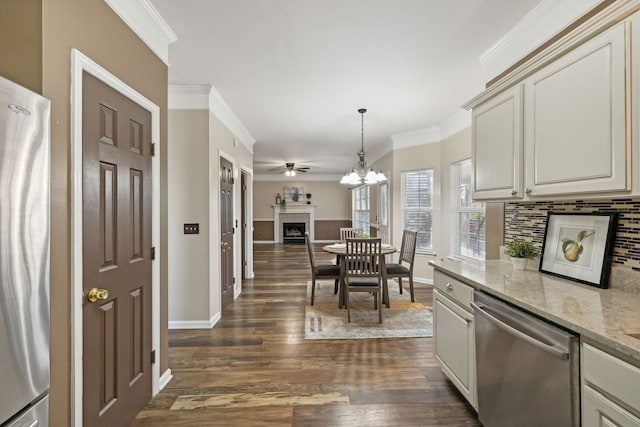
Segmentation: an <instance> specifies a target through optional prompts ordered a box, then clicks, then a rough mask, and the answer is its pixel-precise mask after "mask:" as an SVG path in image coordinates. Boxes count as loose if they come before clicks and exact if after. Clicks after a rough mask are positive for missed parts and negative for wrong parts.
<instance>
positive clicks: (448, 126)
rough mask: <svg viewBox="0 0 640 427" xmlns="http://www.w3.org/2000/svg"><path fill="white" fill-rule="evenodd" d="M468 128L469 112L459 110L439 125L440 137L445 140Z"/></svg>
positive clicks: (469, 125) (469, 124)
mask: <svg viewBox="0 0 640 427" xmlns="http://www.w3.org/2000/svg"><path fill="white" fill-rule="evenodd" d="M469 127H471V111H467V110H464V109H462V108H461V109H460V111H458V112H457V113H455V114H453V115H452V116H450V117H449V118H448V119H447V120H445V121H444V122H442V123H440V137H441V138H442V140H445V139H447V138H449V137H450V136H453V135H455V134H456V133H458V132H460V131H461V130H464V129H466V128H469Z"/></svg>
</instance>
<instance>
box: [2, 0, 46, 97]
mask: <svg viewBox="0 0 640 427" xmlns="http://www.w3.org/2000/svg"><path fill="white" fill-rule="evenodd" d="M0 58H2V59H1V60H0V76H2V77H4V78H7V79H9V80H12V81H14V82H16V83H18V84H20V85H22V86H24V87H26V88H28V89H31V90H32V91H34V92H37V93H42V0H2V1H0Z"/></svg>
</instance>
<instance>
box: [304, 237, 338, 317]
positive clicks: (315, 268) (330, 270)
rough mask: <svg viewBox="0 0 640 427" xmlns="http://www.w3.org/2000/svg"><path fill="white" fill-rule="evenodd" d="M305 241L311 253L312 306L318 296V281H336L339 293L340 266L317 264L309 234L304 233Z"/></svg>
mask: <svg viewBox="0 0 640 427" xmlns="http://www.w3.org/2000/svg"><path fill="white" fill-rule="evenodd" d="M304 241H305V243H306V244H307V250H308V251H309V262H310V263H311V305H313V302H314V299H315V296H316V280H322V279H333V280H335V283H336V285H335V286H336V293H337V283H338V281H339V280H340V266H339V265H335V264H316V262H315V258H314V256H313V247H312V246H311V239H310V238H309V232H305V233H304Z"/></svg>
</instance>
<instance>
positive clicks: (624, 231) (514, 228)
mask: <svg viewBox="0 0 640 427" xmlns="http://www.w3.org/2000/svg"><path fill="white" fill-rule="evenodd" d="M547 212H585V213H589V212H603V213H611V212H618V227H617V231H616V236H615V241H614V248H613V259H612V267H613V268H612V271H611V283H610V285H611V287H624V288H628V287H629V286H630V287H631V288H632V290H634V291H636V290H637V291H640V272H636V271H635V270H640V198H625V199H607V200H586V201H585V200H571V201H540V202H518V203H506V204H505V212H504V222H505V230H504V234H505V243H509V242H511V241H512V240H514V239H520V238H521V239H524V240H527V241H530V242H534V243H538V244H539V245H540V247H542V241H543V240H544V232H545V226H546V222H547ZM618 267H624V268H618ZM636 275H637V276H636Z"/></svg>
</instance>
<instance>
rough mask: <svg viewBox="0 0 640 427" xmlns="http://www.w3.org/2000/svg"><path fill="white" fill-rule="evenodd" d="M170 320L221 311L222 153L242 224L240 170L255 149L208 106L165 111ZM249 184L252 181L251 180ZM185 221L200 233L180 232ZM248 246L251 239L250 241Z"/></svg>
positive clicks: (193, 323)
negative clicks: (232, 175)
mask: <svg viewBox="0 0 640 427" xmlns="http://www.w3.org/2000/svg"><path fill="white" fill-rule="evenodd" d="M168 144H169V150H168V151H169V162H168V172H167V174H168V178H169V184H168V186H169V208H168V213H169V257H170V258H169V286H168V287H169V289H168V292H169V322H170V326H171V327H180V328H184V327H193V328H203V327H207V325H210V323H211V322H212V321H215V319H216V318H217V317H219V315H220V313H221V299H220V297H221V286H220V251H219V245H218V244H217V242H219V241H220V231H219V227H220V224H219V215H218V212H219V194H220V182H219V178H218V177H219V176H220V160H219V159H220V156H221V155H222V156H224V157H225V158H227V159H228V160H230V161H231V162H232V163H233V165H234V172H235V183H234V213H235V218H236V219H237V220H238V226H239V225H240V213H241V211H240V208H241V205H240V204H241V198H240V196H241V182H240V178H239V177H240V170H241V168H245V169H248V170H250V169H251V167H252V165H253V155H252V153H251V152H250V151H249V150H248V149H247V148H246V147H245V146H244V145H243V144H240V143H238V144H234V136H233V134H231V132H229V130H228V129H227V128H226V127H225V126H224V125H223V124H222V123H221V122H220V120H218V119H217V118H216V117H215V115H213V114H212V113H210V112H209V111H207V110H171V111H170V112H169V142H168ZM249 185H251V184H249ZM185 223H198V224H199V225H200V233H199V234H195V235H185V234H184V229H183V227H184V224H185ZM240 239H241V233H240V232H239V230H237V232H236V233H235V236H234V248H235V252H234V264H235V265H234V268H235V276H236V285H235V286H236V293H238V292H240V290H241V286H242V281H241V280H240V277H241V273H242V258H241V252H240V248H241V240H240ZM249 247H250V245H249Z"/></svg>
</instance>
